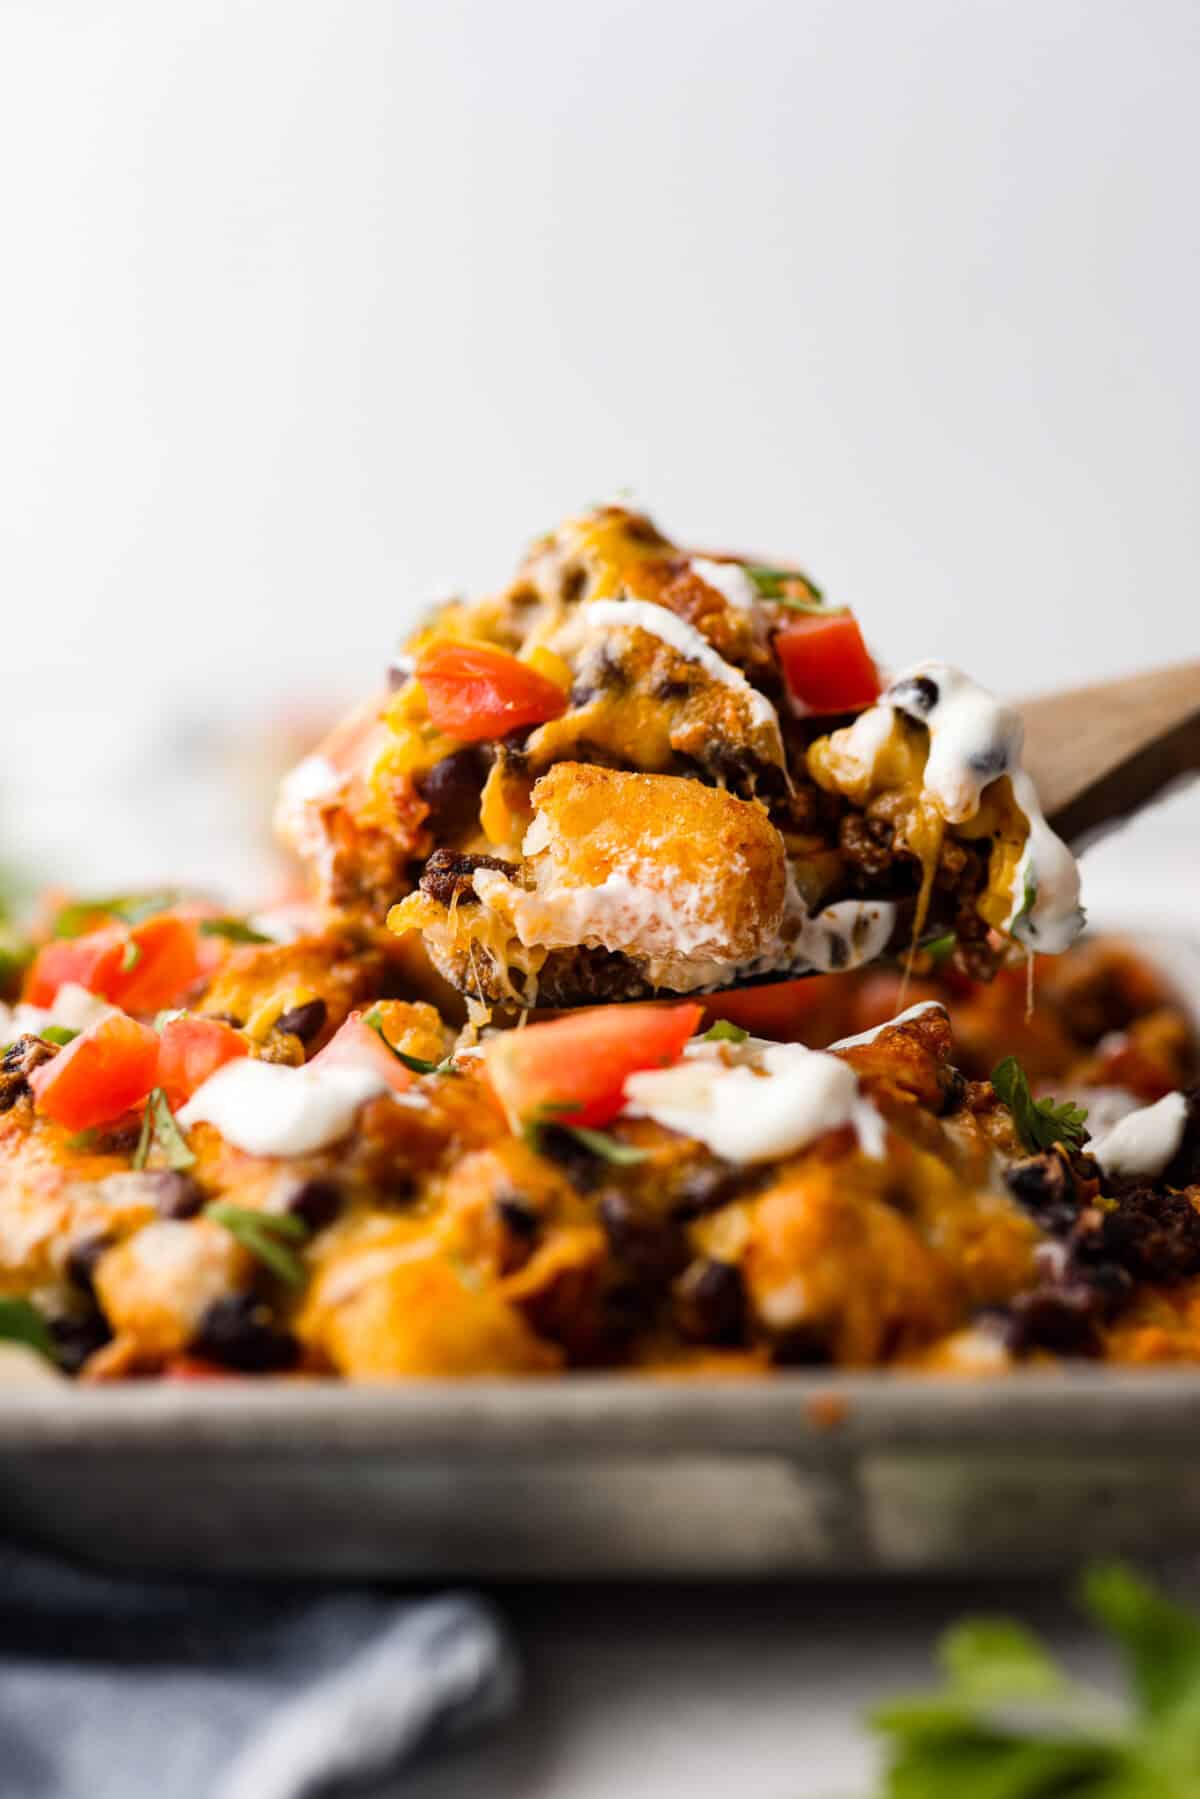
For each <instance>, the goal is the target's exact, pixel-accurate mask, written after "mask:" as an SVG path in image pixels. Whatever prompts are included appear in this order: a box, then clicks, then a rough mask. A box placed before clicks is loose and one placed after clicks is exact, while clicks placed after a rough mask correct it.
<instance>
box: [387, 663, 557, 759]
mask: <svg viewBox="0 0 1200 1799" xmlns="http://www.w3.org/2000/svg"><path fill="white" fill-rule="evenodd" d="M416 674H417V680H418V681H419V682H420V683H421V686H422V687H423V688H424V689H425V700H426V703H427V705H428V707H429V717H430V720H431V722H432V723H433V724H434V725H435V726H436V727H437V729H438V730H439V731H445V732H446V734H447V736H449V737H457V738H458V739H459V741H460V742H461V743H478V742H481V741H482V740H483V739H484V738H485V737H504V736H506V735H507V733H508V732H509V731H515V730H517V729H518V728H519V727H520V726H521V725H540V724H544V723H545V721H546V720H547V719H548V718H558V717H559V715H560V714H561V713H563V712H565V711H566V709H567V696H566V694H565V693H564V692H563V690H562V688H561V687H556V686H555V684H554V682H553V681H550V680H547V678H546V676H545V675H540V674H539V673H538V672H537V670H536V669H535V668H530V667H529V665H528V663H526V662H520V661H518V660H517V658H516V657H515V656H510V655H509V654H508V652H507V651H506V650H495V649H492V648H491V646H490V645H489V644H486V643H435V644H431V645H430V647H429V649H427V650H426V651H425V653H424V655H423V656H422V657H421V659H420V661H419V662H418V663H417V669H416Z"/></svg>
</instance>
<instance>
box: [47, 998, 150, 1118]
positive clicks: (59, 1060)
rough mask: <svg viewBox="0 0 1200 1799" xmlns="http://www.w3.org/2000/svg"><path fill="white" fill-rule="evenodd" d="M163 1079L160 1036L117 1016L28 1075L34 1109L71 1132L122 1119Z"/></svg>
mask: <svg viewBox="0 0 1200 1799" xmlns="http://www.w3.org/2000/svg"><path fill="white" fill-rule="evenodd" d="M157 1078H158V1033H157V1031H152V1030H151V1029H150V1028H149V1026H147V1025H144V1024H138V1023H137V1021H136V1020H135V1019H132V1018H126V1017H125V1015H124V1013H121V1012H112V1013H110V1014H109V1016H108V1017H107V1018H101V1019H99V1020H98V1021H97V1022H96V1023H95V1024H94V1025H92V1026H91V1027H90V1029H88V1030H86V1031H83V1032H82V1033H81V1034H80V1035H79V1036H78V1037H76V1038H75V1040H74V1042H72V1043H68V1044H67V1046H66V1048H65V1049H60V1050H59V1052H58V1054H57V1055H56V1056H55V1057H54V1059H53V1061H51V1062H43V1064H42V1066H41V1067H40V1068H35V1069H34V1070H33V1072H32V1073H31V1074H30V1076H29V1085H30V1087H31V1088H32V1089H33V1099H34V1105H35V1106H36V1108H37V1110H38V1111H39V1112H41V1113H42V1114H43V1115H44V1116H45V1117H47V1118H51V1119H53V1121H54V1123H55V1124H61V1125H63V1126H65V1128H66V1129H67V1130H69V1131H89V1130H91V1129H92V1127H93V1125H97V1124H108V1123H109V1122H110V1120H112V1119H114V1118H120V1116H121V1114H122V1113H123V1112H128V1111H129V1109H130V1107H131V1106H136V1105H137V1103H138V1101H139V1100H142V1099H145V1097H146V1095H147V1094H148V1093H149V1091H150V1089H151V1088H152V1087H153V1086H154V1083H155V1081H156V1079H157Z"/></svg>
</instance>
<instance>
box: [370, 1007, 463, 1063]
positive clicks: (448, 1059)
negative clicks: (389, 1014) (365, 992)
mask: <svg viewBox="0 0 1200 1799" xmlns="http://www.w3.org/2000/svg"><path fill="white" fill-rule="evenodd" d="M363 1023H364V1024H365V1025H369V1026H370V1028H371V1029H372V1030H373V1031H374V1033H375V1035H376V1036H377V1037H378V1038H379V1041H380V1042H381V1043H382V1044H383V1045H384V1046H385V1047H386V1048H387V1049H390V1050H391V1052H392V1054H393V1055H394V1056H395V1058H396V1060H397V1062H403V1064H404V1066H405V1068H408V1069H411V1070H412V1072H413V1074H457V1073H458V1069H457V1068H456V1067H455V1066H454V1057H453V1056H444V1057H443V1058H442V1060H441V1061H440V1062H427V1061H426V1060H425V1058H424V1056H410V1055H409V1054H408V1053H407V1051H406V1050H402V1049H397V1048H396V1045H395V1044H394V1043H389V1042H388V1040H387V1038H386V1036H385V1035H384V1031H383V1014H382V1012H380V1010H379V1007H378V1006H372V1008H371V1010H370V1011H369V1012H368V1013H367V1014H366V1016H365V1017H364V1019H363Z"/></svg>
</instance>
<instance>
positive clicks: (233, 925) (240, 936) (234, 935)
mask: <svg viewBox="0 0 1200 1799" xmlns="http://www.w3.org/2000/svg"><path fill="white" fill-rule="evenodd" d="M200 935H201V936H202V937H224V938H225V940H226V942H227V943H271V942H272V941H273V939H272V938H270V937H268V936H267V935H266V934H265V932H263V931H256V930H255V929H254V926H253V925H251V924H247V923H246V920H245V919H244V918H202V919H201V920H200Z"/></svg>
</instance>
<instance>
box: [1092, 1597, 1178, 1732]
mask: <svg viewBox="0 0 1200 1799" xmlns="http://www.w3.org/2000/svg"><path fill="white" fill-rule="evenodd" d="M1081 1597H1082V1600H1083V1603H1084V1606H1085V1607H1086V1609H1087V1610H1088V1611H1089V1612H1090V1613H1091V1615H1092V1617H1093V1618H1094V1619H1095V1620H1096V1622H1097V1623H1098V1624H1101V1625H1103V1626H1104V1628H1105V1630H1107V1631H1108V1633H1109V1635H1110V1636H1113V1637H1115V1638H1116V1640H1117V1642H1118V1643H1119V1644H1120V1647H1121V1651H1122V1654H1123V1655H1124V1658H1125V1660H1126V1662H1127V1664H1128V1667H1129V1674H1130V1679H1131V1680H1132V1682H1133V1687H1134V1691H1135V1692H1136V1694H1137V1698H1138V1703H1139V1704H1140V1705H1141V1707H1142V1709H1143V1710H1144V1711H1145V1712H1146V1714H1147V1715H1148V1716H1149V1717H1152V1718H1153V1717H1158V1716H1159V1715H1160V1714H1161V1713H1163V1712H1165V1711H1167V1710H1169V1709H1170V1708H1171V1707H1172V1706H1175V1705H1177V1704H1178V1703H1179V1702H1180V1701H1181V1700H1183V1699H1186V1698H1188V1697H1189V1696H1190V1698H1191V1699H1192V1701H1193V1702H1196V1701H1198V1700H1200V1618H1196V1617H1195V1616H1194V1615H1193V1614H1192V1613H1191V1612H1186V1611H1184V1610H1183V1608H1182V1607H1181V1606H1177V1605H1172V1603H1171V1601H1170V1600H1169V1599H1167V1598H1165V1597H1164V1595H1163V1594H1162V1593H1159V1592H1158V1591H1157V1590H1156V1589H1155V1588H1154V1587H1152V1586H1150V1584H1149V1583H1148V1582H1147V1581H1144V1580H1142V1579H1141V1578H1140V1577H1139V1576H1138V1575H1136V1574H1135V1573H1134V1572H1133V1570H1132V1569H1131V1568H1126V1567H1125V1566H1124V1565H1123V1564H1122V1563H1120V1562H1104V1563H1101V1564H1100V1565H1099V1566H1098V1567H1095V1568H1091V1569H1089V1570H1088V1572H1087V1574H1086V1575H1085V1576H1084V1579H1083V1584H1082V1588H1081ZM1197 1727H1198V1745H1200V1716H1198V1718H1197Z"/></svg>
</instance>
